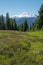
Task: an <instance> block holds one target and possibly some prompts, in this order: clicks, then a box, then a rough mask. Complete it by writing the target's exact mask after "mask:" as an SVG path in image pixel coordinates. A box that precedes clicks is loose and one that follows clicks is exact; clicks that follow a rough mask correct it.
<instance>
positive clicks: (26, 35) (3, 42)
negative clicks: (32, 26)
mask: <svg viewBox="0 0 43 65" xmlns="http://www.w3.org/2000/svg"><path fill="white" fill-rule="evenodd" d="M0 65H43V31H36V32H17V31H4V30H3V31H0Z"/></svg>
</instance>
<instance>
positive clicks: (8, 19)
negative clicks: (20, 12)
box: [6, 13, 10, 30]
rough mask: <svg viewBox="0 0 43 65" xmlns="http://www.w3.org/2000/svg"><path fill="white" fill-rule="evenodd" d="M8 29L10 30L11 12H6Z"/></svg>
mask: <svg viewBox="0 0 43 65" xmlns="http://www.w3.org/2000/svg"><path fill="white" fill-rule="evenodd" d="M6 29H7V30H10V18H9V14H8V13H7V14H6Z"/></svg>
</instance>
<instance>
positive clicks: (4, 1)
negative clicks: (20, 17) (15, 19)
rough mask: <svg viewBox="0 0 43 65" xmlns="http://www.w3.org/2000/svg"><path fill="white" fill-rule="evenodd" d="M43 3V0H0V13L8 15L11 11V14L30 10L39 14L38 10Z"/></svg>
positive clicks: (29, 11)
mask: <svg viewBox="0 0 43 65" xmlns="http://www.w3.org/2000/svg"><path fill="white" fill-rule="evenodd" d="M41 4H43V0H0V15H1V14H3V15H4V16H5V15H6V13H7V12H9V14H10V16H14V14H20V13H22V12H28V13H31V14H38V10H39V8H40V6H41Z"/></svg>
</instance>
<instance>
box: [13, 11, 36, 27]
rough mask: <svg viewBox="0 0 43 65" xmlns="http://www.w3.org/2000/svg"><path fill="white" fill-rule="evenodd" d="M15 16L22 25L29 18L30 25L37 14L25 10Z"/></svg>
mask: <svg viewBox="0 0 43 65" xmlns="http://www.w3.org/2000/svg"><path fill="white" fill-rule="evenodd" d="M14 18H15V20H16V22H17V24H18V25H20V24H21V23H23V22H24V21H25V20H27V23H28V25H29V26H30V25H31V24H32V23H33V22H34V21H35V20H36V16H35V15H32V14H29V13H27V12H23V13H22V14H20V15H15V16H14Z"/></svg>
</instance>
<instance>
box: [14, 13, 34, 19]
mask: <svg viewBox="0 0 43 65" xmlns="http://www.w3.org/2000/svg"><path fill="white" fill-rule="evenodd" d="M15 17H19V18H21V17H35V15H32V14H30V13H27V12H23V13H21V14H19V15H15Z"/></svg>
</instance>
